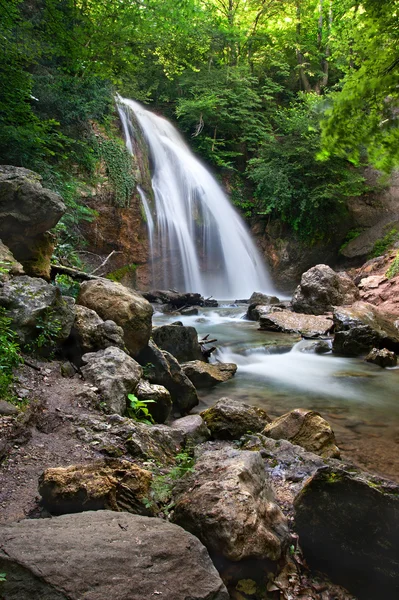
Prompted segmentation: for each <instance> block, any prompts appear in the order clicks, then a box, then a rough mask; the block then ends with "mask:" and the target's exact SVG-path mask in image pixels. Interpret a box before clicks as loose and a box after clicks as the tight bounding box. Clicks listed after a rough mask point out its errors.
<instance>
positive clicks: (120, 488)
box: [39, 459, 152, 516]
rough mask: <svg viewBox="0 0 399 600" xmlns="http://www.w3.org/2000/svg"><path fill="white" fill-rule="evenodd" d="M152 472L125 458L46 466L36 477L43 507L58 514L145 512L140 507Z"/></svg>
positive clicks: (149, 483) (143, 513)
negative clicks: (110, 511) (88, 463)
mask: <svg viewBox="0 0 399 600" xmlns="http://www.w3.org/2000/svg"><path fill="white" fill-rule="evenodd" d="M151 480H152V474H151V473H150V472H149V471H146V470H144V469H141V468H140V467H138V466H137V465H135V464H133V463H130V462H128V461H126V460H115V459H114V460H111V459H108V460H106V459H105V460H99V461H96V462H94V463H91V464H90V465H72V466H70V467H57V468H53V469H46V470H45V471H44V473H42V475H41V476H40V478H39V494H40V495H41V497H42V504H43V506H44V507H45V508H46V509H47V510H48V511H49V512H50V513H52V514H55V515H61V514H65V513H75V512H82V511H87V510H115V511H117V512H120V511H127V512H131V513H135V514H139V515H149V516H150V514H151V511H150V510H149V509H148V508H146V507H145V506H144V499H145V498H147V497H148V496H149V492H150V487H151Z"/></svg>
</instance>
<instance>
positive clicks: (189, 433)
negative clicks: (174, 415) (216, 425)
mask: <svg viewBox="0 0 399 600" xmlns="http://www.w3.org/2000/svg"><path fill="white" fill-rule="evenodd" d="M170 426H171V427H173V429H177V430H178V431H180V432H181V433H182V434H183V436H184V445H185V447H186V448H190V447H192V446H196V445H198V444H202V443H203V442H206V441H207V440H209V438H210V437H211V432H210V431H209V429H208V427H207V426H206V423H205V421H204V420H203V419H202V418H201V417H200V415H187V417H182V418H181V419H176V420H175V421H172V422H171V424H170Z"/></svg>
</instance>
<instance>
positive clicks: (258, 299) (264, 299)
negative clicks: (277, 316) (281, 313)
mask: <svg viewBox="0 0 399 600" xmlns="http://www.w3.org/2000/svg"><path fill="white" fill-rule="evenodd" d="M279 302H280V300H279V299H278V298H277V297H276V296H268V295H267V294H262V293H261V292H254V293H253V294H252V296H251V297H250V299H249V300H248V304H255V305H257V306H260V305H269V304H278V303H279Z"/></svg>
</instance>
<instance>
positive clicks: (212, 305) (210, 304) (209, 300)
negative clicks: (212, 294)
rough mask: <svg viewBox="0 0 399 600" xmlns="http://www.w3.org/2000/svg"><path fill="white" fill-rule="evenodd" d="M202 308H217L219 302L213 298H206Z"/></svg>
mask: <svg viewBox="0 0 399 600" xmlns="http://www.w3.org/2000/svg"><path fill="white" fill-rule="evenodd" d="M204 306H207V307H208V308H217V307H218V306H219V302H218V301H217V300H215V299H214V298H206V299H205V301H204Z"/></svg>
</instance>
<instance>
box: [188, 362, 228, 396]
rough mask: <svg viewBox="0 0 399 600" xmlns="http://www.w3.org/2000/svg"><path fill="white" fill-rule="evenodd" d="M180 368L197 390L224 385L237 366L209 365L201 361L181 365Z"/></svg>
mask: <svg viewBox="0 0 399 600" xmlns="http://www.w3.org/2000/svg"><path fill="white" fill-rule="evenodd" d="M181 368H182V369H183V373H184V374H185V375H187V377H188V378H189V380H190V381H191V382H192V383H193V384H194V385H195V387H196V388H197V389H200V388H209V387H212V386H213V385H217V384H218V383H224V382H225V381H228V380H229V379H231V378H232V377H233V376H234V375H235V373H236V371H237V365H235V364H234V363H214V364H209V363H205V362H203V361H202V360H192V361H190V362H186V363H183V364H182V365H181Z"/></svg>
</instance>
